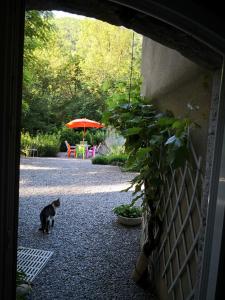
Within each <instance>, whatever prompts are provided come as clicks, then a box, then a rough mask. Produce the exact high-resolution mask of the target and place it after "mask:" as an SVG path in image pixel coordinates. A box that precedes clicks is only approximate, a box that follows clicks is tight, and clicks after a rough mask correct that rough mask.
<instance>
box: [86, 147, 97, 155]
mask: <svg viewBox="0 0 225 300" xmlns="http://www.w3.org/2000/svg"><path fill="white" fill-rule="evenodd" d="M95 153H96V146H92V147H91V148H90V149H88V148H87V150H86V157H87V158H89V157H90V156H91V157H95Z"/></svg>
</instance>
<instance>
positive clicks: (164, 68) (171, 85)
mask: <svg viewBox="0 0 225 300" xmlns="http://www.w3.org/2000/svg"><path fill="white" fill-rule="evenodd" d="M201 72H202V68H200V67H199V66H197V65H196V64H194V63H192V62H191V61H190V60H188V59H186V58H185V57H184V56H182V55H181V54H180V53H179V52H177V51H175V50H173V49H170V48H167V47H165V46H163V45H161V44H159V43H157V42H155V41H153V40H151V39H149V38H146V37H144V38H143V45H142V75H143V84H142V95H144V96H146V97H149V98H155V97H159V96H161V95H163V94H165V93H168V92H169V91H171V90H174V89H176V88H177V87H179V86H180V85H181V84H182V83H183V82H185V81H188V80H190V79H191V78H194V77H196V76H197V75H198V74H199V73H201Z"/></svg>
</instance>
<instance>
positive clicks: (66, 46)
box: [22, 11, 142, 143]
mask: <svg viewBox="0 0 225 300" xmlns="http://www.w3.org/2000/svg"><path fill="white" fill-rule="evenodd" d="M141 39H142V37H141V36H140V35H138V34H136V33H135V51H134V67H133V84H135V82H137V81H138V79H136V78H139V77H140V57H141ZM131 41H132V31H130V30H127V29H125V28H123V27H116V26H113V25H110V24H107V23H104V22H101V21H98V20H90V19H85V20H76V19H74V18H60V19H58V18H57V19H54V17H53V15H52V13H49V12H38V11H28V12H26V19H25V46H24V84H23V105H22V108H23V110H22V129H23V130H24V131H25V132H27V131H28V132H29V133H30V134H32V135H35V134H36V133H38V132H43V133H50V132H51V133H54V132H57V131H58V130H61V128H62V127H63V126H64V125H62V124H65V123H67V122H68V121H70V120H72V119H74V118H79V117H86V118H89V119H94V120H96V121H101V118H102V113H103V112H104V111H106V110H107V107H108V106H112V105H114V103H117V100H115V99H116V98H117V97H119V95H120V94H121V95H122V96H121V97H122V98H123V99H128V90H129V76H130V62H131V61H130V59H131ZM94 135H95V137H96V138H97V137H98V135H96V134H94ZM98 140H99V141H101V140H102V138H101V136H99V139H98ZM71 142H73V141H71ZM96 143H98V142H96Z"/></svg>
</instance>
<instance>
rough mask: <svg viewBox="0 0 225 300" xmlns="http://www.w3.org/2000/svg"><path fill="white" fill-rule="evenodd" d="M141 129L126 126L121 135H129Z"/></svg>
mask: <svg viewBox="0 0 225 300" xmlns="http://www.w3.org/2000/svg"><path fill="white" fill-rule="evenodd" d="M141 130H142V128H140V127H132V128H128V129H126V130H124V131H123V135H124V136H125V137H126V136H130V135H136V134H138V133H139V132H140V131H141Z"/></svg>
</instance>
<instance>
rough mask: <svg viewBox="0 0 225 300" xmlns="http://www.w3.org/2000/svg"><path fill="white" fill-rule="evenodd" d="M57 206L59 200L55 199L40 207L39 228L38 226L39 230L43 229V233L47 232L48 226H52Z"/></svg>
mask: <svg viewBox="0 0 225 300" xmlns="http://www.w3.org/2000/svg"><path fill="white" fill-rule="evenodd" d="M59 206H60V201H59V199H57V200H55V201H53V202H52V203H51V204H49V205H47V206H45V207H44V208H43V209H42V211H41V213H40V220H41V228H39V230H41V231H43V233H49V230H50V227H53V226H54V218H55V214H56V208H57V207H59ZM50 221H51V224H50Z"/></svg>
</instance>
